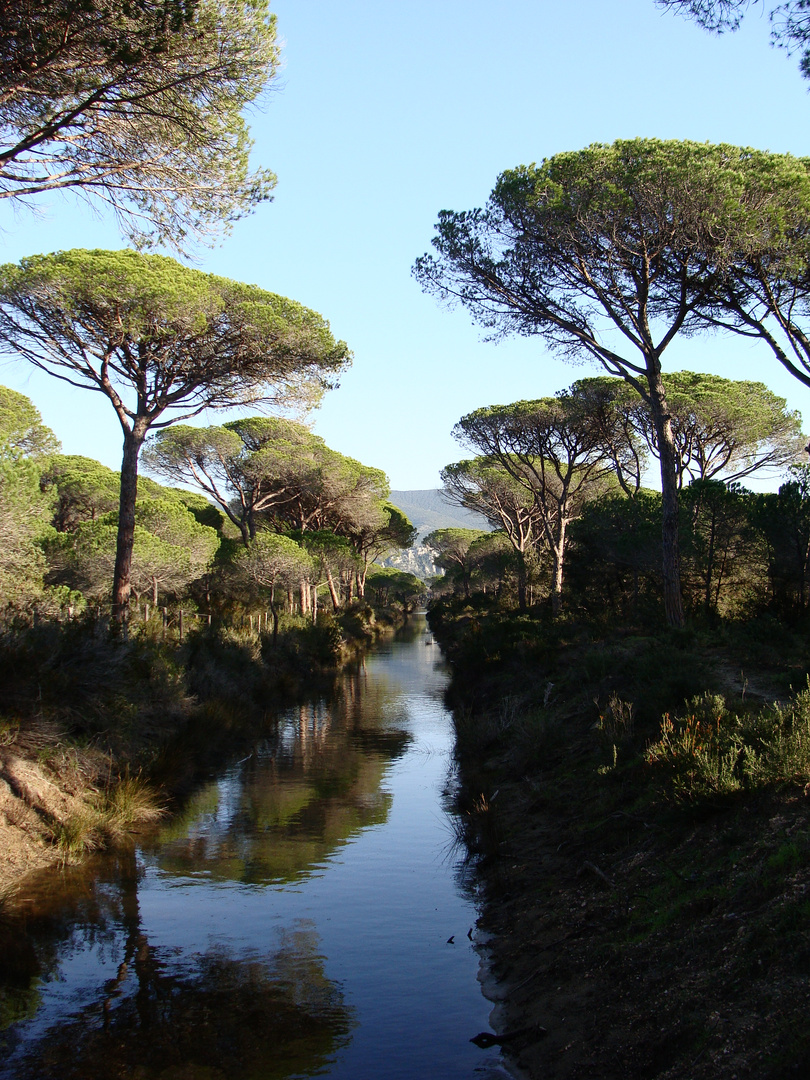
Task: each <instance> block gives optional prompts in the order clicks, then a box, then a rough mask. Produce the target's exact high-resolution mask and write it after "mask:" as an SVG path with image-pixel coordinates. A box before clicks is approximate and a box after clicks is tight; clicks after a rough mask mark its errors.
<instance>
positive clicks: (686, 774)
mask: <svg viewBox="0 0 810 1080" xmlns="http://www.w3.org/2000/svg"><path fill="white" fill-rule="evenodd" d="M647 761H648V763H649V764H650V765H653V766H656V767H658V768H660V769H662V770H663V771H664V772H665V773H668V774H669V776H670V779H671V783H672V787H673V790H674V792H675V794H676V796H677V797H679V798H682V799H686V800H696V799H700V798H705V797H707V796H712V795H728V794H730V793H732V792H735V791H739V790H743V789H744V790H753V789H756V788H763V787H767V786H771V785H784V784H789V783H807V781H808V780H810V684H808V687H807V688H806V689H804V690H802V691H801V692H800V693H798V694H796V695H795V696H794V698H793V700H792V701H790V702H789V703H788V704H787V705H779V704H774V705H772V706H770V707H768V708H765V709H761V710H760V711H759V712H757V713H755V714H753V715H746V714H743V715H737V714H735V713H731V712H729V709H728V707H727V705H726V702H725V699H724V698H722V697H721V696H719V695H717V694H708V693H706V694H702V695H700V696H698V697H695V698H692V700H691V701H690V702H689V706H688V710H687V712H686V715H684V716H675V717H672V716H670V714H669V713H665V714H664V717H663V719H662V721H661V733H660V737H659V739H658V740H657V741H656V742H654V743H652V744H651V745H650V746H649V747H648V748H647Z"/></svg>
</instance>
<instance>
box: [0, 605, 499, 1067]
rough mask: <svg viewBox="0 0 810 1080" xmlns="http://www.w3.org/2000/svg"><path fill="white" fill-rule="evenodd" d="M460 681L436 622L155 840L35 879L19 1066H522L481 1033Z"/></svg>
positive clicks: (24, 955)
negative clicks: (455, 723)
mask: <svg viewBox="0 0 810 1080" xmlns="http://www.w3.org/2000/svg"><path fill="white" fill-rule="evenodd" d="M445 680H446V675H445V672H444V671H443V670H442V667H441V662H440V657H439V652H438V647H437V646H436V645H435V644H434V643H433V641H432V638H431V637H430V635H429V633H428V632H427V631H426V629H425V625H424V620H415V621H414V623H413V624H412V626H411V628H410V630H409V632H407V633H405V634H402V635H400V636H399V637H398V639H397V640H395V641H393V642H391V643H389V644H387V645H385V646H384V647H381V648H379V649H378V650H376V651H375V652H374V653H373V654H372V655H371V656H369V657H368V658H367V659H366V661H365V663H364V664H363V665H362V667H361V668H360V670H359V671H356V672H353V673H349V674H346V675H344V676H343V677H342V678H341V679H340V680H339V682H338V684H337V686H336V689H335V691H334V693H333V694H331V695H330V697H329V698H328V699H319V700H315V701H312V702H311V703H308V704H306V705H303V706H296V707H295V708H293V709H290V710H288V711H286V712H284V713H282V714H281V716H280V717H279V721H278V724H277V726H273V727H271V729H270V731H271V733H270V734H268V735H266V737H265V738H264V739H263V740H262V741H260V742H258V743H257V744H256V745H255V746H254V747H253V748H252V749H251V750H250V752H249V753H247V754H245V751H244V749H242V750H241V751H240V754H241V756H240V759H239V760H234V761H223V762H222V765H221V771H220V772H219V774H218V775H216V776H213V777H211V779H210V781H209V782H208V783H207V784H205V785H203V786H202V787H201V788H199V789H198V791H197V792H196V794H195V795H194V797H193V798H192V799H191V800H190V801H189V803H188V805H187V807H186V808H185V810H184V812H183V813H181V814H179V815H178V816H177V817H175V818H173V819H172V820H171V821H169V822H168V823H166V824H165V825H164V826H163V827H162V828H161V829H160V830H159V832H157V834H156V835H155V836H154V837H150V839H149V840H148V842H145V843H144V844H142V845H141V846H140V847H139V848H137V849H135V850H133V851H130V852H124V853H117V854H115V855H112V856H106V857H104V858H99V859H97V860H95V861H94V862H93V863H92V864H91V866H89V867H82V868H73V869H68V870H66V871H65V872H64V873H56V872H52V873H50V874H48V875H43V877H41V878H39V879H37V880H35V881H32V883H31V887H30V889H29V891H28V892H27V893H25V894H23V895H22V896H21V897H20V899H19V902H18V904H17V905H16V911H17V912H18V913H21V917H22V918H23V920H24V925H25V933H21V934H19V935H18V937H17V938H16V939H15V942H16V944H15V948H14V950H12V953H11V954H10V956H9V959H8V961H7V962H6V965H5V967H6V970H5V971H4V972H3V973H0V1078H2V1080H7V1078H11V1077H14V1078H15V1080H16V1078H18V1080H29V1078H33V1077H36V1078H37V1080H40V1078H49V1077H54V1078H57V1077H58V1078H59V1080H71V1078H74V1077H75V1078H77V1080H78V1078H81V1080H96V1078H98V1080H102V1078H103V1080H110V1078H117V1077H127V1078H133V1080H231V1078H234V1080H236V1078H238V1080H253V1078H255V1080H281V1078H291V1077H310V1076H328V1077H332V1078H334V1080H376V1078H378V1077H379V1078H385V1080H421V1078H438V1080H472V1078H474V1077H477V1078H484V1077H486V1078H490V1077H496V1076H505V1075H506V1073H505V1072H504V1071H503V1070H502V1067H501V1065H500V1064H499V1058H498V1053H497V1050H494V1049H493V1050H488V1051H482V1050H479V1049H478V1048H477V1047H475V1046H474V1045H472V1044H471V1043H470V1041H469V1040H470V1038H471V1037H472V1036H473V1035H475V1034H476V1033H478V1032H479V1031H482V1030H487V1029H488V1025H489V1011H490V1005H489V1003H488V1002H487V1001H486V1000H485V999H484V998H483V996H482V995H481V992H480V988H479V984H478V982H477V973H478V966H479V956H478V953H477V952H476V950H475V948H474V946H473V942H472V941H471V940H470V938H469V937H468V932H470V931H472V930H473V928H474V926H475V920H476V910H475V903H474V895H473V892H474V886H473V884H472V883H471V881H470V879H469V875H467V874H466V872H465V871H464V868H463V864H462V863H461V862H460V858H461V852H460V851H459V850H458V848H457V846H455V845H454V843H453V840H454V832H453V822H452V815H451V813H450V811H449V809H448V798H447V785H448V782H449V780H450V769H451V751H452V727H451V720H450V717H449V715H448V713H447V711H446V710H445V709H444V707H443V705H442V691H443V688H444V684H445ZM473 936H475V935H474V933H473ZM451 938H452V942H450V941H449V940H448V939H451Z"/></svg>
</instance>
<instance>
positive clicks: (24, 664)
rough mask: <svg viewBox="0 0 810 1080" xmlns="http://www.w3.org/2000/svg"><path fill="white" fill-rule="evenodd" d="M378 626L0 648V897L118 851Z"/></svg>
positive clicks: (292, 625)
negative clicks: (33, 879)
mask: <svg viewBox="0 0 810 1080" xmlns="http://www.w3.org/2000/svg"><path fill="white" fill-rule="evenodd" d="M395 625H396V620H395V618H394V616H393V615H392V614H390V613H381V614H380V615H379V616H377V615H375V613H374V612H372V611H371V609H368V608H356V609H353V610H351V611H349V612H347V613H346V614H345V615H344V616H343V617H341V618H340V619H333V618H331V617H321V618H320V619H319V621H318V623H317V624H316V625H312V624H311V623H309V622H304V621H303V620H297V621H292V620H291V621H290V622H289V624H288V625H287V626H284V627H282V632H281V633H280V634H279V637H278V639H277V640H276V641H275V642H274V641H273V637H272V634H258V633H256V634H253V633H249V634H248V633H235V632H233V631H225V630H222V629H217V628H214V629H212V630H208V629H206V630H203V631H200V632H196V633H191V634H189V635H187V637H186V639H185V641H184V642H183V643H182V644H181V643H178V642H165V641H163V640H158V639H157V638H156V637H149V636H148V635H141V636H140V637H133V638H131V639H130V640H128V641H123V640H121V639H120V638H115V637H111V636H110V635H109V633H108V631H107V629H106V628H105V627H103V626H101V625H93V624H92V623H90V622H89V621H88V622H84V623H73V624H69V625H67V626H64V625H63V626H59V625H56V624H54V625H46V626H40V627H38V628H29V629H27V630H25V631H22V632H18V633H17V634H15V635H7V636H6V637H5V639H4V641H3V642H2V647H0V677H1V678H2V682H3V685H4V689H5V700H6V706H5V709H4V715H3V716H1V717H0V897H2V896H3V895H4V894H6V893H8V892H9V891H10V890H12V889H13V888H15V886H16V885H17V884H18V883H19V881H20V879H21V878H22V877H23V876H24V875H25V874H27V873H29V872H31V871H33V870H38V869H41V868H43V867H45V866H48V865H57V864H59V863H60V862H65V861H67V860H74V859H76V858H79V857H81V856H82V855H84V854H86V853H88V852H92V851H96V850H100V849H103V848H105V847H109V846H114V845H117V844H121V843H124V842H127V841H128V839H129V838H130V837H131V836H132V835H133V834H135V833H137V832H138V831H139V830H141V829H143V828H144V827H148V826H149V825H151V824H152V823H153V822H154V821H155V819H156V818H157V817H159V816H160V815H161V814H162V813H163V812H164V810H165V808H167V807H168V806H171V805H172V804H174V803H176V802H177V801H178V800H179V799H182V797H183V796H184V795H185V794H187V793H188V792H189V791H190V790H191V789H192V788H193V786H194V783H195V779H196V777H197V775H198V774H199V773H200V772H201V771H203V772H204V770H205V768H206V767H207V764H208V763H210V760H211V759H212V756H215V755H216V754H217V753H219V752H220V751H221V750H222V748H223V746H224V745H226V744H229V743H232V742H233V741H234V740H238V739H240V738H241V737H243V736H245V732H246V731H248V729H249V730H250V731H253V730H255V728H256V726H257V725H259V726H260V725H261V724H262V723H264V722H265V720H266V717H267V714H268V712H269V711H270V709H271V708H272V706H273V705H274V704H278V703H279V702H283V701H285V700H290V699H292V698H295V697H296V696H297V695H300V694H304V693H307V692H309V691H310V690H311V689H312V687H313V686H317V685H318V684H319V683H324V684H326V683H327V682H328V681H329V680H331V679H333V678H334V676H335V675H336V673H337V672H338V671H339V670H340V669H341V668H342V667H343V666H344V665H345V664H347V663H349V662H350V661H351V660H353V659H355V658H356V657H358V656H359V655H362V653H363V652H364V651H365V650H366V649H368V648H369V647H370V646H371V645H372V644H373V643H374V642H375V641H377V640H379V638H380V637H382V636H384V635H387V634H390V633H393V631H394V629H395Z"/></svg>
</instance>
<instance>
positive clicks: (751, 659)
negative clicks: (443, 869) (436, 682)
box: [433, 610, 810, 1080]
mask: <svg viewBox="0 0 810 1080" xmlns="http://www.w3.org/2000/svg"><path fill="white" fill-rule="evenodd" d="M433 623H434V632H436V633H437V636H438V637H439V640H441V641H442V642H443V644H444V646H445V649H446V651H447V653H448V655H449V657H450V658H451V662H452V663H453V667H454V683H453V690H452V693H453V694H454V695H455V699H456V701H455V703H456V716H457V737H458V754H459V759H460V774H461V779H462V785H463V787H462V796H461V797H462V800H463V802H462V805H463V807H464V809H465V811H466V815H467V821H468V828H467V838H468V840H469V841H470V843H471V846H472V848H473V850H474V852H475V853H476V857H477V860H478V864H479V871H480V873H481V875H482V878H483V881H484V883H485V904H484V910H483V913H482V919H481V925H482V928H483V929H484V930H486V931H487V933H488V934H489V935H491V942H490V955H491V968H490V976H491V979H492V981H493V985H494V990H493V993H494V996H495V997H496V998H497V1000H498V1001H499V1002H500V1008H499V1027H500V1031H501V1033H505V1034H513V1033H516V1037H515V1038H514V1039H510V1040H509V1041H508V1042H507V1043H506V1044H505V1046H504V1051H505V1052H506V1053H507V1054H508V1055H509V1056H510V1058H511V1059H512V1061H513V1063H514V1064H515V1066H516V1067H517V1068H518V1069H519V1070H521V1072H522V1074H523V1075H526V1076H528V1077H540V1076H542V1077H544V1078H546V1077H548V1078H560V1080H562V1078H565V1080H568V1078H579V1077H583V1078H584V1077H588V1078H590V1080H592V1078H593V1077H599V1078H600V1080H614V1078H616V1080H618V1078H620V1077H621V1078H622V1080H634V1078H642V1077H643V1078H645V1080H646V1078H656V1080H665V1078H666V1080H675V1078H676V1077H680V1078H688V1080H692V1078H695V1080H698V1078H703V1077H705V1078H707V1080H708V1078H710V1077H711V1078H712V1080H715V1078H728V1080H732V1078H734V1077H736V1078H738V1080H742V1078H743V1077H752V1078H753V1077H757V1078H763V1077H765V1078H771V1080H777V1078H782V1077H789V1076H794V1075H795V1076H799V1075H805V1074H806V1072H807V1070H808V1067H810V1036H808V1034H807V1029H806V1013H807V1007H808V1004H810V931H808V926H810V799H809V798H808V792H810V786H807V785H808V781H810V757H808V752H807V751H808V744H810V716H809V714H808V709H810V699H808V697H807V695H806V693H805V694H804V695H802V693H801V692H800V693H799V694H798V695H792V696H791V692H790V686H791V684H792V685H793V686H795V687H796V688H797V689H800V688H801V687H802V686H803V685H805V679H806V669H807V662H808V656H807V651H806V647H805V646H804V636H803V634H802V633H801V632H797V633H795V634H793V633H791V634H788V632H787V631H781V632H777V630H776V629H775V628H772V630H771V632H770V633H769V634H763V633H762V627H760V629H759V632H754V633H753V634H743V633H741V632H739V631H733V632H732V631H729V632H726V633H720V632H716V633H714V634H712V635H711V637H707V636H705V635H704V634H703V633H701V632H691V633H686V634H683V633H682V634H674V635H673V634H666V635H664V636H661V637H653V636H651V635H649V634H647V635H641V634H638V633H636V634H632V633H628V632H625V633H623V634H619V633H616V634H613V635H611V636H610V637H607V636H604V637H603V638H602V639H601V640H600V639H599V637H598V635H596V634H595V633H593V631H591V632H588V631H587V628H585V627H583V626H578V627H574V626H568V627H562V628H560V627H557V628H553V629H552V628H549V627H543V626H540V625H537V626H534V627H532V626H531V625H530V620H525V621H524V622H523V623H521V622H520V621H519V620H514V621H509V620H506V619H504V618H502V617H501V616H499V615H492V616H491V617H490V616H489V615H487V614H486V613H483V612H475V611H472V610H467V611H465V612H461V611H457V612H455V613H454V614H453V617H452V618H448V617H447V613H446V612H444V613H442V612H439V613H438V617H435V616H434V619H433ZM507 623H508V627H507V625H506V624H507ZM788 639H789V640H788ZM695 684H697V685H698V686H701V688H702V689H703V690H709V691H711V695H710V697H708V698H705V697H704V699H703V704H702V705H701V704H700V703H697V704H696V703H695V702H694V701H693V702H692V706H691V708H686V709H685V708H684V698H685V697H690V696H693V695H694V694H697V693H698V692H699V691H698V690H696V689H694V686H695ZM459 688H463V689H459ZM717 695H722V696H723V698H724V699H725V701H726V702H727V704H728V711H727V712H724V711H723V707H721V706H720V704H719V701H718V697H717ZM774 699H781V700H783V701H784V702H785V704H784V705H783V706H782V707H781V711H780V709H779V708H777V709H775V710H774V709H773V708H771V707H770V706H769V705H768V702H772V701H774ZM707 703H708V704H707ZM712 708H713V709H714V714H713V715H712V716H709V713H711V711H712ZM706 710H708V712H707V711H706ZM667 711H669V712H670V727H669V729H667V727H666V725H664V727H663V728H662V724H661V714H662V712H667ZM735 718H736V719H735ZM780 718H781V719H780ZM777 728H779V733H778V738H777V735H775V734H774V732H775V731H776V729H777ZM726 735H728V736H729V738H728V739H726ZM690 739H691V741H690ZM724 739H726V741H724ZM756 739H758V740H759V742H758V743H757V742H756ZM734 740H737V741H736V743H735V741H734ZM769 740H770V741H769ZM777 744H778V745H777ZM735 747H736V749H735ZM780 755H781V756H780ZM732 759H733V760H732ZM746 761H747V762H748V765H746V764H745V762H746ZM755 765H756V768H754V766H755Z"/></svg>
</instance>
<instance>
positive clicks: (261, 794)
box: [148, 667, 411, 884]
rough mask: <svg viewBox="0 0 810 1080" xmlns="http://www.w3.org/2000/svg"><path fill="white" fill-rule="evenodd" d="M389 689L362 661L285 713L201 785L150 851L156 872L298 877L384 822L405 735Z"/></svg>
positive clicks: (240, 878) (259, 879)
mask: <svg viewBox="0 0 810 1080" xmlns="http://www.w3.org/2000/svg"><path fill="white" fill-rule="evenodd" d="M399 708H401V704H400V696H399V694H398V692H397V688H396V687H393V686H388V685H387V684H386V683H384V682H382V681H379V680H377V681H375V682H373V683H370V684H368V683H366V682H365V680H364V673H363V669H362V667H361V668H360V669H358V670H357V671H356V672H353V673H351V674H349V675H346V676H344V678H342V679H341V680H340V682H339V683H338V684H337V686H336V689H335V693H334V694H333V696H332V697H331V698H330V699H328V700H323V699H321V700H319V701H314V702H306V703H303V704H300V705H298V706H296V707H295V709H293V710H290V711H289V712H288V713H286V714H285V715H284V716H283V717H282V718H281V719H280V721H279V723H278V726H277V728H276V730H275V731H274V732H273V734H272V735H271V736H270V737H268V738H265V739H264V740H262V741H261V742H260V743H258V744H257V745H256V746H255V748H254V750H253V752H252V753H251V754H250V755H249V756H248V757H247V758H246V760H244V761H241V762H239V763H238V764H237V765H235V766H233V767H232V768H231V769H229V770H228V771H227V772H226V773H225V774H224V775H223V776H222V777H221V778H220V779H218V780H216V781H213V782H211V783H209V784H207V785H205V786H204V787H202V788H201V789H200V790H199V791H198V792H197V793H196V794H195V795H194V796H193V797H192V798H191V799H190V800H189V801H188V803H187V804H186V807H185V809H184V811H183V812H182V813H181V814H179V815H178V816H177V817H175V818H173V819H172V820H171V821H170V822H169V823H168V824H166V825H165V826H164V827H163V828H162V829H161V830H160V832H159V833H158V835H157V836H156V838H155V842H154V844H151V845H149V846H148V849H149V850H152V851H154V852H155V853H156V854H157V857H158V861H159V865H160V868H161V870H163V871H164V872H168V873H172V874H179V875H187V874H191V873H195V874H199V873H205V874H206V875H207V876H209V877H210V878H211V879H213V880H219V881H237V882H241V883H244V884H268V883H281V882H293V881H299V880H301V879H302V878H304V877H307V876H308V875H309V874H310V873H311V872H312V870H313V869H314V868H316V867H318V866H319V865H321V864H322V863H323V862H324V860H325V859H326V858H328V856H329V855H330V854H331V853H332V852H334V851H335V850H336V849H337V848H338V847H340V846H342V845H343V844H345V843H347V841H348V840H350V839H351V838H352V837H353V836H355V835H356V834H357V833H358V832H359V831H360V830H362V829H365V828H368V827H370V826H373V825H381V824H383V823H384V822H385V820H386V818H387V816H388V812H389V809H390V807H391V795H390V793H389V792H387V791H384V790H383V789H382V782H383V779H384V776H385V773H386V771H387V769H388V768H389V766H390V764H391V762H392V761H393V760H395V759H396V758H398V757H400V756H401V755H402V754H403V753H404V751H405V750H406V748H407V746H408V743H409V741H410V738H411V737H410V735H409V734H407V733H406V732H405V731H403V730H402V729H400V728H398V727H397V726H396V710H397V709H399Z"/></svg>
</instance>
